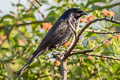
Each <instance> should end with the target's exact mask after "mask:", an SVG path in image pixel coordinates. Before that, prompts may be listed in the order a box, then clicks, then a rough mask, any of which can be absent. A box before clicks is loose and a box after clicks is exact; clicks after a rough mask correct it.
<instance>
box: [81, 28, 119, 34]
mask: <svg viewBox="0 0 120 80" xmlns="http://www.w3.org/2000/svg"><path fill="white" fill-rule="evenodd" d="M79 29H80V30H81V29H82V28H79ZM85 31H87V32H91V33H96V34H116V33H120V31H109V32H104V31H100V30H91V29H86V30H85Z"/></svg>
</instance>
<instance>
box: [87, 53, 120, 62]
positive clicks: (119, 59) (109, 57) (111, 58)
mask: <svg viewBox="0 0 120 80" xmlns="http://www.w3.org/2000/svg"><path fill="white" fill-rule="evenodd" d="M85 55H87V56H94V57H100V58H106V59H110V60H117V61H120V58H114V57H113V56H105V55H95V54H85Z"/></svg>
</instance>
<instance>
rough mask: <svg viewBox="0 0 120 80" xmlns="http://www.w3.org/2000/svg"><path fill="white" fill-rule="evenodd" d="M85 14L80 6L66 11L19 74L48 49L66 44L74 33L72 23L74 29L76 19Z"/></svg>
mask: <svg viewBox="0 0 120 80" xmlns="http://www.w3.org/2000/svg"><path fill="white" fill-rule="evenodd" d="M83 15H86V13H85V12H84V11H82V10H81V9H79V8H71V9H68V10H67V11H65V12H64V13H63V14H62V16H60V18H59V19H58V20H57V21H56V23H55V24H54V25H53V26H52V28H51V29H50V30H49V31H48V33H47V34H46V36H45V37H44V39H43V40H42V41H41V43H40V45H39V47H38V48H37V50H36V51H35V52H34V53H33V55H32V57H30V59H29V60H28V62H27V63H26V64H25V65H24V66H23V67H22V68H21V69H20V71H19V72H18V73H17V75H21V74H22V73H23V72H24V70H25V69H26V68H27V67H28V66H29V65H30V64H31V63H32V61H33V60H34V59H35V58H36V57H37V56H39V55H41V54H43V53H44V52H45V51H47V50H52V49H54V48H58V47H59V46H61V45H64V44H65V43H66V42H67V41H68V40H69V39H70V37H71V36H72V34H73V30H72V28H71V24H72V26H73V27H74V29H76V21H77V20H78V19H79V18H80V17H81V16H83Z"/></svg>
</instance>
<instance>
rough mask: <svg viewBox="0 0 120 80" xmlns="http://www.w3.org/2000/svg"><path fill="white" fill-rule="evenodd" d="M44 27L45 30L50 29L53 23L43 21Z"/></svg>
mask: <svg viewBox="0 0 120 80" xmlns="http://www.w3.org/2000/svg"><path fill="white" fill-rule="evenodd" d="M42 25H43V26H42V29H43V30H47V29H48V30H49V29H50V28H51V27H52V24H50V23H42Z"/></svg>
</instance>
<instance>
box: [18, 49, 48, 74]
mask: <svg viewBox="0 0 120 80" xmlns="http://www.w3.org/2000/svg"><path fill="white" fill-rule="evenodd" d="M45 51H46V48H44V49H40V48H38V49H37V50H36V51H35V52H34V53H33V55H32V56H31V57H30V58H29V60H28V62H27V63H26V64H25V65H24V66H23V67H22V68H21V69H20V70H19V71H18V73H17V75H21V74H22V73H23V72H24V71H25V70H26V68H27V67H28V66H29V65H30V64H31V63H32V61H33V60H34V59H35V58H36V57H37V56H39V55H41V54H42V53H44V52H45Z"/></svg>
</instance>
